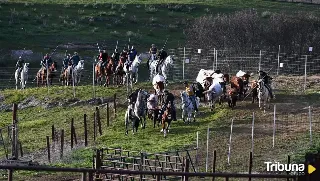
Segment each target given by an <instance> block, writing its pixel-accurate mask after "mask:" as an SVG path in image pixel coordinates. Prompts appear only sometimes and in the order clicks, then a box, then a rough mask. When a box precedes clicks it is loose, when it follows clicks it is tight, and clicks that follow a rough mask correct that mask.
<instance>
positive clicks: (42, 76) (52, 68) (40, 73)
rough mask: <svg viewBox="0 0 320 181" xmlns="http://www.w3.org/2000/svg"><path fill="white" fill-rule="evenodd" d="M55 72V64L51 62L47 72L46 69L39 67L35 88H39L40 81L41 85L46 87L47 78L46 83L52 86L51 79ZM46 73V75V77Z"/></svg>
mask: <svg viewBox="0 0 320 181" xmlns="http://www.w3.org/2000/svg"><path fill="white" fill-rule="evenodd" d="M56 70H57V62H53V64H51V65H50V66H49V67H48V71H47V69H46V67H41V69H40V70H39V71H38V72H37V76H36V79H37V86H38V87H39V86H40V81H41V85H47V77H48V79H49V80H48V81H49V84H50V85H52V79H53V77H54V72H55V71H56ZM47 72H48V75H47Z"/></svg>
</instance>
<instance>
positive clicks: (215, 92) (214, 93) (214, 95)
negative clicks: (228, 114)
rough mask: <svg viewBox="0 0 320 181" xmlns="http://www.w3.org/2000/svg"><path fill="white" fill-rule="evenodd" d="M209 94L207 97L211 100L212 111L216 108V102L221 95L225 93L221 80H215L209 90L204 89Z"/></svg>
mask: <svg viewBox="0 0 320 181" xmlns="http://www.w3.org/2000/svg"><path fill="white" fill-rule="evenodd" d="M204 93H205V94H207V98H208V101H209V105H210V107H211V111H213V109H214V108H215V102H216V101H217V100H218V99H220V96H221V95H222V94H223V91H222V88H221V85H220V83H219V82H213V83H212V84H211V85H210V87H209V88H208V90H206V91H204Z"/></svg>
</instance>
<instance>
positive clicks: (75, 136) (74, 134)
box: [72, 126, 78, 145]
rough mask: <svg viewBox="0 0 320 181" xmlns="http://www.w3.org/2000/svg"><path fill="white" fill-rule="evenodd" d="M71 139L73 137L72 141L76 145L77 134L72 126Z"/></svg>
mask: <svg viewBox="0 0 320 181" xmlns="http://www.w3.org/2000/svg"><path fill="white" fill-rule="evenodd" d="M72 129H73V139H74V143H75V144H76V145H77V144H78V141H77V134H76V128H75V127H74V126H73V127H72Z"/></svg>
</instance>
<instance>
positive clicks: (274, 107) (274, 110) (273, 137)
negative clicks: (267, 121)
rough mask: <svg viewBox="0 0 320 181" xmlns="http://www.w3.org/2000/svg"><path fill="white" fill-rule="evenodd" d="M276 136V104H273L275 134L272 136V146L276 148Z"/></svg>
mask: <svg viewBox="0 0 320 181" xmlns="http://www.w3.org/2000/svg"><path fill="white" fill-rule="evenodd" d="M275 136H276V105H274V106H273V136H272V148H274V142H275Z"/></svg>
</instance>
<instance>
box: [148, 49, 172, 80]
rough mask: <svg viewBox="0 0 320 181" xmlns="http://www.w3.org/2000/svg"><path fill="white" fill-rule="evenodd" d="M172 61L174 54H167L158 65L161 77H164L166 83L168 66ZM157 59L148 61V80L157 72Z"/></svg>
mask: <svg viewBox="0 0 320 181" xmlns="http://www.w3.org/2000/svg"><path fill="white" fill-rule="evenodd" d="M173 61H174V55H169V56H167V58H166V59H165V60H164V61H163V63H162V64H161V65H160V66H159V67H160V74H161V75H163V77H164V78H165V81H166V83H167V81H168V76H167V74H168V71H169V66H172V65H173ZM158 62H159V61H152V62H149V64H150V65H149V67H150V80H152V79H153V77H154V76H155V75H156V74H157V70H156V68H157V64H158Z"/></svg>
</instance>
